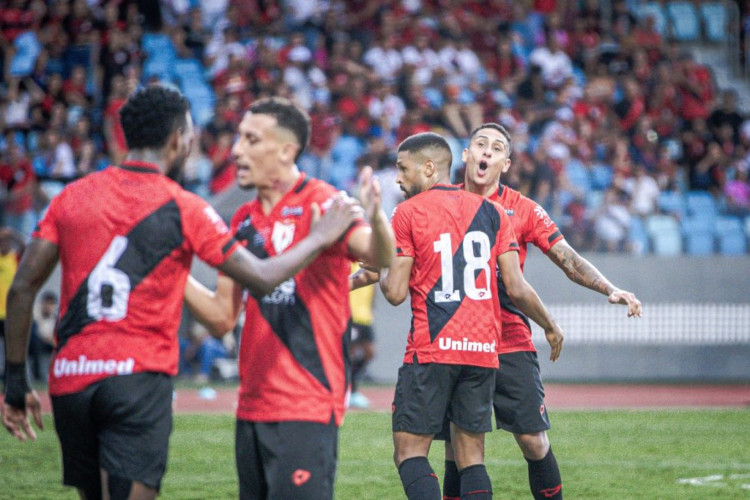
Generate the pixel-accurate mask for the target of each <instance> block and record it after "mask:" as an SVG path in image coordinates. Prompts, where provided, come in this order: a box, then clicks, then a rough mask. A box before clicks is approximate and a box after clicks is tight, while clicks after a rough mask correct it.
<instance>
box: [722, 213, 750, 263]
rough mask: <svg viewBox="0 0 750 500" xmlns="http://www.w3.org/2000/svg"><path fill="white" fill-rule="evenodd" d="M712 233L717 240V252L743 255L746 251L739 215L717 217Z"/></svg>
mask: <svg viewBox="0 0 750 500" xmlns="http://www.w3.org/2000/svg"><path fill="white" fill-rule="evenodd" d="M714 233H715V234H716V238H717V239H718V242H719V253H721V254H722V255H744V254H745V253H746V252H747V241H746V239H745V232H744V228H743V227H742V222H741V221H740V218H739V217H734V216H729V215H722V216H719V217H717V218H716V221H715V223H714Z"/></svg>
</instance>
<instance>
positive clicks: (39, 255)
mask: <svg viewBox="0 0 750 500" xmlns="http://www.w3.org/2000/svg"><path fill="white" fill-rule="evenodd" d="M57 260H58V249H57V245H55V244H54V243H51V242H49V241H46V240H42V239H34V240H32V241H31V243H30V244H29V246H28V247H27V248H26V251H25V252H24V255H23V258H22V259H21V263H20V264H19V266H18V271H17V272H16V275H15V277H14V279H13V283H12V284H11V286H10V290H9V291H8V301H7V310H8V316H7V318H6V319H5V352H6V358H5V374H6V380H5V400H4V401H3V425H4V426H5V428H6V429H7V430H8V432H10V433H11V434H12V435H13V436H15V437H16V438H17V439H19V440H21V441H26V438H27V437H28V438H30V439H31V440H32V441H33V440H36V433H35V432H34V429H33V428H32V427H31V425H30V424H29V419H28V413H27V409H28V410H31V414H32V416H33V417H34V422H35V423H36V425H37V427H39V428H40V429H44V426H43V424H42V412H41V404H40V402H39V396H38V395H37V393H36V391H33V390H31V386H30V385H29V381H28V378H27V370H26V353H27V350H28V345H29V334H30V331H31V317H32V311H33V307H34V299H35V298H36V294H37V293H38V292H39V289H40V288H41V287H42V285H43V284H44V282H45V281H47V278H49V276H50V274H52V271H53V270H54V269H55V265H56V264H57Z"/></svg>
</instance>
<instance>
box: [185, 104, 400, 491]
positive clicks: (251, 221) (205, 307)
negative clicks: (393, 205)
mask: <svg viewBox="0 0 750 500" xmlns="http://www.w3.org/2000/svg"><path fill="white" fill-rule="evenodd" d="M309 137H310V118H309V116H308V115H307V113H305V112H304V111H302V110H301V109H300V108H298V107H297V106H295V105H294V104H292V103H291V102H290V101H288V100H286V99H280V98H271V99H263V100H258V101H256V102H254V103H253V104H252V105H251V106H250V107H249V109H248V111H247V112H246V113H245V115H244V117H243V119H242V122H241V123H240V127H239V136H238V139H237V142H236V143H235V146H234V152H235V157H236V160H237V181H238V183H239V185H240V187H244V188H250V187H255V188H256V189H257V197H256V198H255V199H254V200H252V201H250V202H248V203H246V204H245V205H243V206H241V207H240V208H239V210H238V211H237V213H236V214H235V215H234V217H233V218H232V224H231V227H232V232H233V234H234V235H235V237H236V238H237V239H238V240H240V241H241V242H242V243H243V244H244V245H246V246H247V248H248V249H249V250H250V251H251V252H253V253H254V254H256V255H259V256H267V255H279V254H281V255H284V253H286V252H288V251H290V250H291V249H294V248H295V247H296V245H297V244H298V242H299V241H300V240H301V238H303V237H304V236H305V235H306V234H307V232H308V228H309V226H310V215H311V210H310V209H311V207H312V206H313V205H314V204H316V203H317V204H322V206H324V207H325V206H326V205H327V203H328V200H330V199H331V197H332V196H334V195H335V193H336V190H335V188H333V187H332V186H330V185H329V184H327V183H325V182H323V181H321V180H318V179H314V178H310V177H308V176H307V175H306V174H305V173H303V172H301V171H300V170H299V169H298V167H297V165H296V161H297V159H298V158H299V156H300V154H301V153H302V151H303V150H304V148H305V146H306V145H307V143H308V139H309ZM380 198H381V194H380V186H379V184H378V182H377V180H376V179H373V177H372V169H370V168H366V169H364V171H363V174H362V187H361V190H360V201H361V202H362V205H363V206H364V208H365V212H366V214H365V215H366V216H367V219H368V220H369V223H367V222H366V221H365V220H363V219H359V220H357V221H355V223H354V224H353V225H352V227H351V228H350V229H349V230H348V231H347V232H346V234H345V236H344V237H343V238H342V239H341V240H340V241H339V242H338V243H337V244H336V245H334V246H332V247H331V248H329V249H328V250H327V251H326V252H324V253H323V254H322V255H321V256H320V257H318V259H316V260H315V261H314V262H313V263H312V264H311V265H310V266H308V267H307V268H306V269H304V270H303V271H302V272H300V273H299V274H297V275H296V276H294V277H293V278H291V279H289V280H287V281H285V282H284V283H282V284H281V285H279V286H278V287H277V288H276V289H275V290H273V291H272V292H271V293H267V294H263V293H261V294H257V293H251V294H248V296H247V300H246V303H245V323H244V327H243V331H242V337H241V341H240V354H239V366H240V389H239V403H238V406H237V423H236V437H235V454H236V462H237V473H238V478H239V487H240V497H241V498H268V499H277V498H295V499H326V498H332V497H333V486H334V478H335V472H336V462H337V453H338V428H339V426H340V425H341V423H342V421H343V418H344V412H345V409H346V397H347V392H348V388H349V384H350V371H349V359H348V356H349V341H350V328H351V311H350V306H349V283H348V275H349V271H350V268H351V262H352V261H354V260H365V261H368V262H372V263H374V265H378V266H388V265H390V262H391V260H392V258H393V254H394V245H393V233H392V231H391V228H390V225H389V224H388V219H387V216H386V215H385V213H384V212H383V210H382V208H381V199H380ZM242 289H243V286H242V284H238V283H235V282H234V281H232V279H231V278H230V277H228V276H224V275H220V276H219V277H218V279H217V283H216V291H215V292H210V291H209V290H207V289H206V288H205V287H203V286H202V285H201V284H200V283H198V282H197V281H195V280H192V279H191V280H190V282H189V284H188V287H187V288H186V290H185V299H186V302H187V304H188V306H189V307H190V309H191V311H192V312H193V314H194V316H195V317H196V319H198V320H199V321H201V322H202V323H204V324H205V325H206V326H207V327H208V328H209V330H210V331H211V332H212V333H213V334H215V335H222V334H223V333H224V332H226V331H228V330H230V329H232V328H233V327H234V325H235V323H236V321H237V318H238V316H239V312H240V308H241V307H240V306H241V302H242Z"/></svg>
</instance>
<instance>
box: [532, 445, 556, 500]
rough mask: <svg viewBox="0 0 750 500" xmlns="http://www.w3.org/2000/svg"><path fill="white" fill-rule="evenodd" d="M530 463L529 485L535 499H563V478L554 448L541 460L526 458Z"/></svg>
mask: <svg viewBox="0 0 750 500" xmlns="http://www.w3.org/2000/svg"><path fill="white" fill-rule="evenodd" d="M526 462H528V464H529V486H530V487H531V494H532V495H533V496H534V499H535V500H547V499H550V498H551V499H554V500H562V497H563V494H562V479H561V478H560V469H559V468H558V467H557V460H555V454H554V453H552V448H550V449H549V451H548V452H547V456H545V457H544V458H543V459H541V460H529V459H528V458H527V459H526Z"/></svg>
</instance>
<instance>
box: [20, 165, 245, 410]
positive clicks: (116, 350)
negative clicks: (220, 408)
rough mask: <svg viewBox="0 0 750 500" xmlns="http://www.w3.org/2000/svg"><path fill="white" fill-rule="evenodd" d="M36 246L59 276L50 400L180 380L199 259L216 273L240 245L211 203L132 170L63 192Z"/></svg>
mask: <svg viewBox="0 0 750 500" xmlns="http://www.w3.org/2000/svg"><path fill="white" fill-rule="evenodd" d="M33 237H34V238H40V239H44V240H48V241H50V242H52V243H54V244H56V245H57V247H58V251H59V257H60V264H61V267H62V284H61V290H60V316H59V319H58V323H57V328H56V332H55V338H56V342H57V347H56V352H55V355H54V358H53V361H52V365H51V366H50V370H49V390H50V394H51V395H53V396H58V395H63V394H69V393H72V392H78V391H80V390H82V389H84V388H85V387H87V386H88V385H90V384H92V383H94V382H96V381H98V380H101V379H103V378H106V377H111V376H116V375H125V374H130V373H137V372H146V371H148V372H158V373H165V374H168V375H176V374H177V366H178V355H179V348H178V342H177V329H178V326H179V323H180V318H181V311H182V301H183V295H184V290H185V282H186V280H187V276H188V273H189V271H190V266H191V264H192V259H193V255H194V254H197V255H198V257H200V258H201V259H202V260H204V261H206V262H207V263H209V264H211V265H212V266H217V265H220V264H221V263H222V262H224V260H225V259H226V258H227V257H228V256H229V254H231V253H232V252H233V251H234V250H235V249H236V248H237V246H238V245H239V244H238V243H237V242H236V241H235V240H234V239H233V238H232V235H231V233H230V231H229V228H228V227H227V226H226V224H224V221H223V220H222V219H221V217H219V215H218V214H217V213H216V212H215V211H214V209H213V208H211V207H210V206H209V205H208V204H207V203H206V202H205V201H203V200H201V199H200V198H199V197H198V196H195V195H193V194H191V193H188V192H187V191H185V190H183V189H182V188H181V187H180V186H179V185H178V184H177V183H175V182H173V181H172V180H170V179H168V178H167V177H165V176H163V175H161V174H160V173H159V170H158V167H157V166H156V165H152V164H148V163H134V162H129V163H125V164H123V165H122V166H121V167H109V168H107V169H106V170H104V171H102V172H97V173H94V174H89V175H87V176H86V177H84V178H83V179H81V180H78V181H76V182H74V183H72V184H70V185H69V186H67V187H66V188H65V189H64V190H63V191H62V192H61V193H60V194H59V195H58V196H57V197H55V198H54V199H53V200H52V202H51V203H50V206H49V209H48V211H47V213H46V214H45V216H44V218H43V219H42V220H41V222H40V223H39V227H38V228H37V229H36V231H35V232H34V234H33Z"/></svg>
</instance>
